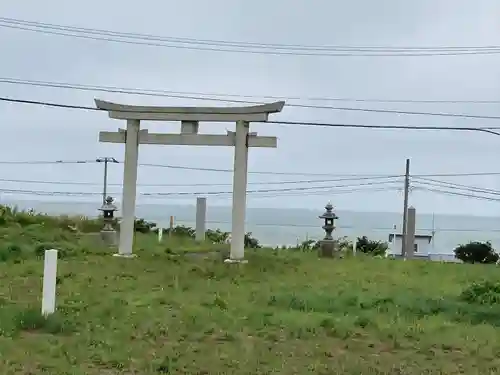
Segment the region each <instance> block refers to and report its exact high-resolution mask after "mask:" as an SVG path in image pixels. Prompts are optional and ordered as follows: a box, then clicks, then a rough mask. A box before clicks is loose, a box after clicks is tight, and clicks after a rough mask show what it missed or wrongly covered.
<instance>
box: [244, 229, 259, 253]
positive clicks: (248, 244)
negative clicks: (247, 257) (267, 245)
mask: <svg viewBox="0 0 500 375" xmlns="http://www.w3.org/2000/svg"><path fill="white" fill-rule="evenodd" d="M261 247H262V246H261V245H260V244H259V240H258V239H257V238H254V237H252V232H248V233H245V248H247V249H260V248H261Z"/></svg>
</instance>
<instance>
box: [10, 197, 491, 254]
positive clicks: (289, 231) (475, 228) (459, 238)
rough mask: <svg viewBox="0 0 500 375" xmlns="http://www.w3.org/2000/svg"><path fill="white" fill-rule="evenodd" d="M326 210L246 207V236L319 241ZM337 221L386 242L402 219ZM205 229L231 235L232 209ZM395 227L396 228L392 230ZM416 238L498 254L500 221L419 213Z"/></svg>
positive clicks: (46, 204)
mask: <svg viewBox="0 0 500 375" xmlns="http://www.w3.org/2000/svg"><path fill="white" fill-rule="evenodd" d="M2 203H4V204H16V205H17V206H18V207H19V208H22V209H28V208H33V209H35V210H36V211H38V212H45V213H48V214H79V215H85V216H96V215H97V214H98V211H97V208H99V206H100V204H99V202H82V201H74V202H61V201H35V200H29V201H27V200H17V201H15V202H14V201H12V202H5V201H3V202H2ZM136 212H137V213H136V216H137V217H142V218H145V219H146V220H149V221H153V222H156V223H157V225H158V226H160V227H164V228H167V227H168V225H169V220H170V216H174V218H175V225H187V226H193V227H194V225H195V215H196V207H195V206H194V205H175V204H169V205H163V204H138V205H137V210H136ZM323 212H324V211H321V210H308V209H287V208H280V209H274V208H252V207H249V208H247V224H246V230H247V232H252V234H253V236H254V237H256V238H257V239H259V241H260V243H261V244H263V245H271V246H280V245H295V244H297V243H300V242H302V241H305V240H306V239H314V240H317V239H320V238H322V237H323V236H324V231H323V229H321V226H322V225H323V222H322V220H321V219H319V218H318V216H319V215H321V214H322V213H323ZM336 214H337V216H339V219H338V220H337V221H336V225H337V228H336V230H335V232H334V235H335V236H336V237H343V236H347V237H349V238H355V237H358V236H367V237H368V238H370V239H375V240H383V241H387V240H388V237H389V234H390V233H401V224H402V215H401V214H399V213H394V212H353V211H338V212H336ZM207 228H211V229H216V228H219V229H221V230H223V231H230V230H231V207H230V206H210V205H209V206H208V207H207ZM394 228H396V229H394ZM416 232H417V234H432V233H433V232H434V240H433V242H432V247H433V252H434V253H438V254H452V253H453V249H454V248H455V247H456V246H457V245H459V244H463V243H467V242H469V241H491V243H492V244H493V246H494V247H496V248H498V249H500V217H480V216H456V215H445V214H435V215H433V214H418V213H417V231H416Z"/></svg>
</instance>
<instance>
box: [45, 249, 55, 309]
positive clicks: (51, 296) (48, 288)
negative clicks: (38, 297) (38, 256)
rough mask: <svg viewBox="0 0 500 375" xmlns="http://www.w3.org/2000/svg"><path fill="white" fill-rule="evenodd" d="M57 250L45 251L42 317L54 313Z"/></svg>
mask: <svg viewBox="0 0 500 375" xmlns="http://www.w3.org/2000/svg"><path fill="white" fill-rule="evenodd" d="M56 278H57V250H55V249H52V250H45V260H44V265H43V291H42V315H44V316H47V315H50V314H53V313H54V312H55V311H56Z"/></svg>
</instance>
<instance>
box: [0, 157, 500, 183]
mask: <svg viewBox="0 0 500 375" xmlns="http://www.w3.org/2000/svg"><path fill="white" fill-rule="evenodd" d="M118 163H121V164H123V162H122V161H118ZM2 164H7V165H9V164H14V165H38V164H49V165H50V164H97V162H96V161H95V159H93V160H54V161H51V160H45V161H38V160H17V161H5V160H3V161H2V160H0V165H2ZM138 165H139V166H142V167H153V168H169V169H180V170H191V171H201V172H224V173H233V169H224V168H204V167H191V166H185V165H174V164H151V163H139V164H138ZM248 173H249V174H260V175H272V176H310V177H330V178H334V180H330V179H325V180H303V181H276V182H269V183H270V184H275V183H276V184H281V183H286V184H287V183H300V182H334V181H348V180H360V179H385V178H396V177H403V175H402V174H396V173H394V174H389V173H387V174H384V173H379V174H359V173H347V174H345V173H342V174H338V173H314V172H280V171H248ZM480 176H500V172H456V173H424V174H412V175H411V177H412V178H427V177H480ZM339 178H342V179H341V180H339ZM6 181H7V180H6ZM253 184H261V183H260V182H254V183H253ZM188 185H189V186H192V184H188ZM207 185H210V186H223V185H224V186H230V185H232V184H230V183H228V184H217V183H216V184H212V183H210V184H207ZM161 186H164V185H161ZM165 186H166V185H165ZM172 186H177V185H172ZM179 186H183V185H179ZM184 186H185V185H184ZM197 186H203V185H199V184H198V185H197Z"/></svg>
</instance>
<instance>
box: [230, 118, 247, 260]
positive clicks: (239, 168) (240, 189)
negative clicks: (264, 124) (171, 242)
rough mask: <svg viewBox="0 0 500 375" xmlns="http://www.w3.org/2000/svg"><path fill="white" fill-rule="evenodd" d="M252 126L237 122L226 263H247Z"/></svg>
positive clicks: (244, 122)
mask: <svg viewBox="0 0 500 375" xmlns="http://www.w3.org/2000/svg"><path fill="white" fill-rule="evenodd" d="M249 128H250V124H249V123H248V122H246V121H237V122H236V132H235V137H234V171H233V208H232V213H231V251H230V255H229V259H226V260H225V262H226V263H245V262H246V260H245V218H246V207H247V202H246V201H247V179H248V136H249Z"/></svg>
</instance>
